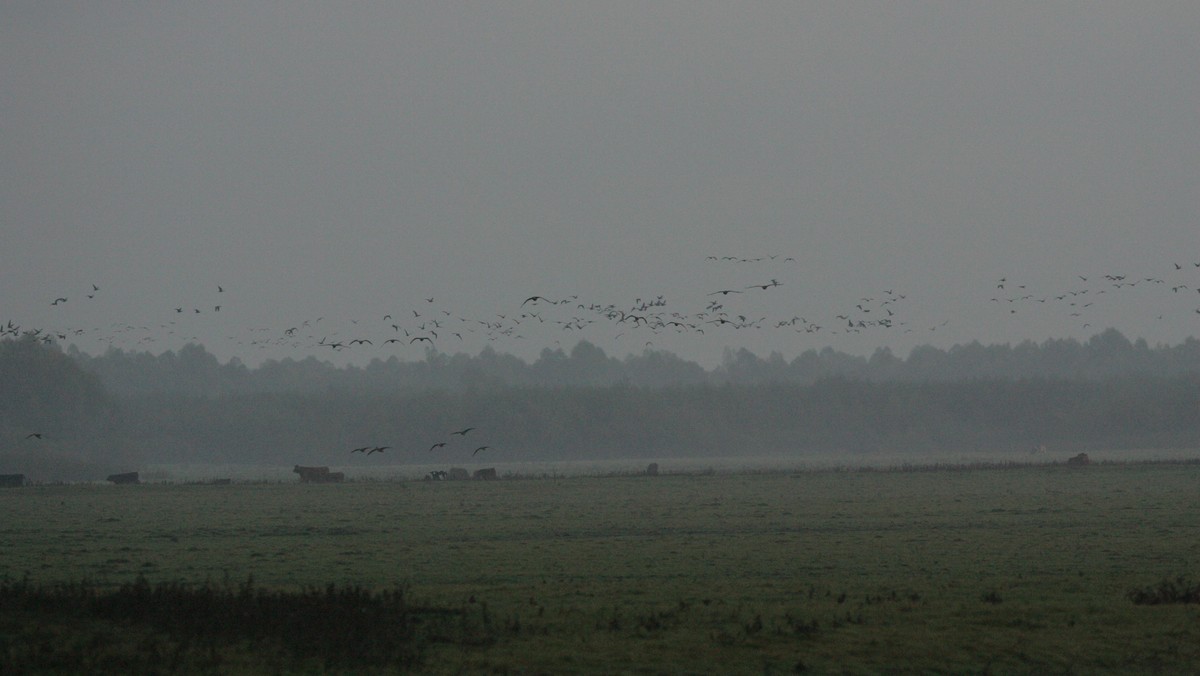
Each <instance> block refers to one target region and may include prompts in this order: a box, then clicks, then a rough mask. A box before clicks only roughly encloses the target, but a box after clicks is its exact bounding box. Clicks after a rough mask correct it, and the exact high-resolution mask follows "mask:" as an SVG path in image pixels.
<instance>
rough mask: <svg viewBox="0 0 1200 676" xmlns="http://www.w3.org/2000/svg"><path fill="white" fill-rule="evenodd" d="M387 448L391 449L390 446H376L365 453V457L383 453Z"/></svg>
mask: <svg viewBox="0 0 1200 676" xmlns="http://www.w3.org/2000/svg"><path fill="white" fill-rule="evenodd" d="M389 448H391V446H376V447H375V448H372V449H371V450H369V451H367V455H371V454H372V453H383V452H384V451H386V450H387V449H389Z"/></svg>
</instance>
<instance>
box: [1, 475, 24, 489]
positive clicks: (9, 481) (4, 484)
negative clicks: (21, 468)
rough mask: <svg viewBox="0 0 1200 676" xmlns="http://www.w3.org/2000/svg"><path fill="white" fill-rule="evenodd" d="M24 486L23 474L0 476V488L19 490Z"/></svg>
mask: <svg viewBox="0 0 1200 676" xmlns="http://www.w3.org/2000/svg"><path fill="white" fill-rule="evenodd" d="M24 485H25V475H24V474H0V488H19V487H21V486H24Z"/></svg>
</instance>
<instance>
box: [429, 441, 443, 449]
mask: <svg viewBox="0 0 1200 676" xmlns="http://www.w3.org/2000/svg"><path fill="white" fill-rule="evenodd" d="M445 445H446V442H444V441H439V442H437V443H436V444H434V445H432V446H430V447H429V450H430V451H432V450H433V449H435V448H441V447H443V446H445Z"/></svg>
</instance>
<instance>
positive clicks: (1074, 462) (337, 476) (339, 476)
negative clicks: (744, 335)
mask: <svg viewBox="0 0 1200 676" xmlns="http://www.w3.org/2000/svg"><path fill="white" fill-rule="evenodd" d="M1091 462H1092V460H1091V458H1089V457H1088V454H1087V453H1080V454H1078V455H1075V456H1072V457H1070V458H1067V466H1068V467H1085V466H1087V465H1090V464H1091ZM292 471H293V472H295V473H296V474H299V475H300V482H301V483H313V484H331V483H341V482H342V481H345V480H346V474H345V472H331V471H329V468H328V467H306V466H304V465H296V466H295V467H294V468H293V469H292ZM646 474H648V475H650V476H655V475H657V474H658V464H657V463H651V464H650V466H649V467H647V468H646ZM497 478H499V477H498V476H497V474H496V468H495V467H485V468H483V469H477V470H475V471H474V472H468V471H467V470H466V469H463V468H462V467H451V468H450V469H449V470H448V471H442V470H436V471H433V472H430V473H429V474H427V475H425V480H426V481H466V480H468V479H479V480H483V481H491V480H494V479H497ZM107 480H108V481H110V482H112V483H114V484H137V483H141V481H140V480H139V479H138V473H137V472H122V473H120V474H110V475H108V479H107ZM29 483H30V481H29V479H28V478H26V477H25V475H24V474H0V488H17V487H20V486H25V485H27V484H29ZM220 483H228V480H224V481H221V482H220Z"/></svg>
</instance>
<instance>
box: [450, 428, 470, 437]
mask: <svg viewBox="0 0 1200 676" xmlns="http://www.w3.org/2000/svg"><path fill="white" fill-rule="evenodd" d="M473 429H475V428H474V427H468V428H466V429H461V430H459V431H457V432H451V433H450V434H457V435H459V436H462V437H465V436H467V432H470V431H471V430H473Z"/></svg>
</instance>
